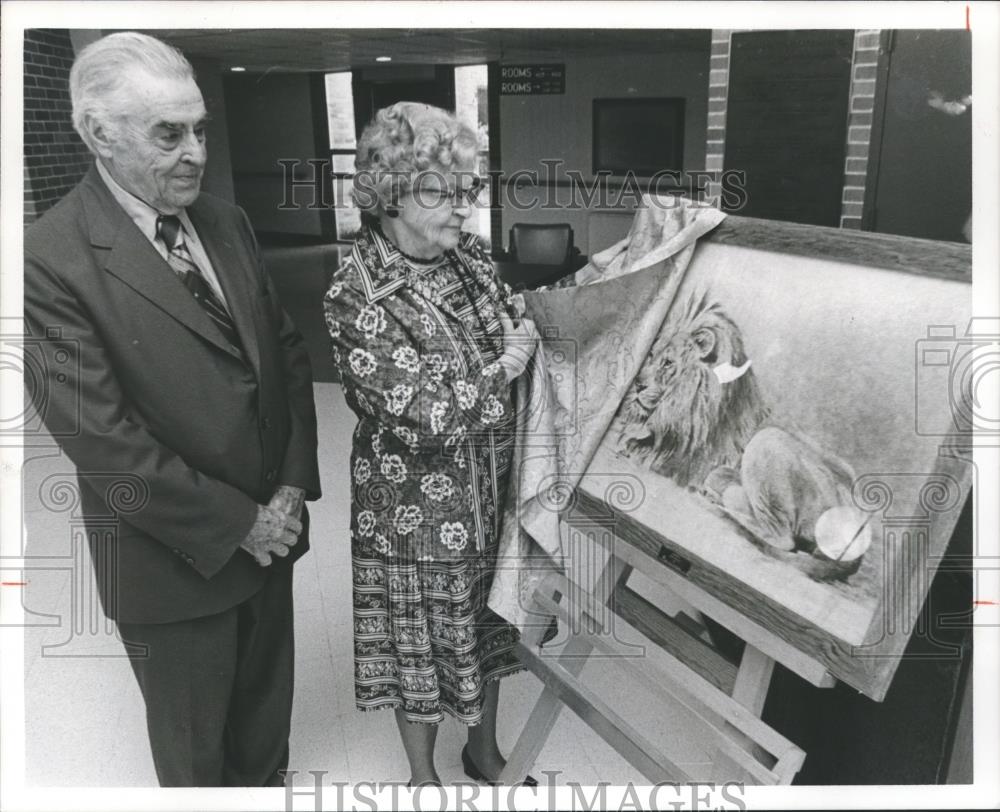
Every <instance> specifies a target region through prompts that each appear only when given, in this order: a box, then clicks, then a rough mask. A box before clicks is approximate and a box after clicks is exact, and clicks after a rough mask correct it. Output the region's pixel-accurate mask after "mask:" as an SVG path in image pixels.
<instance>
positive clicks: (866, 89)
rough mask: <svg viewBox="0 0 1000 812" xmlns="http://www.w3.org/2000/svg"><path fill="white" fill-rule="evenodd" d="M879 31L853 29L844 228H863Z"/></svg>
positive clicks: (841, 216) (843, 201)
mask: <svg viewBox="0 0 1000 812" xmlns="http://www.w3.org/2000/svg"><path fill="white" fill-rule="evenodd" d="M880 33H881V32H880V31H878V30H872V29H869V30H864V31H855V32H854V57H853V60H852V67H851V94H850V107H849V108H848V117H847V157H846V159H845V161H844V192H843V197H842V198H841V209H840V227H841V228H861V215H862V210H863V208H864V200H865V180H866V178H867V175H868V150H869V146H870V144H871V137H872V116H873V114H874V113H873V111H874V107H875V74H876V71H877V70H878V56H879V36H880Z"/></svg>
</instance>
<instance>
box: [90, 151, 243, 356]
mask: <svg viewBox="0 0 1000 812" xmlns="http://www.w3.org/2000/svg"><path fill="white" fill-rule="evenodd" d="M84 193H85V201H86V205H85V207H84V211H85V213H86V217H87V223H88V225H89V227H90V241H91V244H92V245H93V246H94V247H96V248H101V249H106V250H107V254H106V256H105V257H104V268H105V270H106V271H107V272H108V273H110V274H112V275H114V276H115V277H117V278H118V279H120V280H121V281H122V282H124V283H125V284H126V285H128V286H129V287H130V288H132V289H133V290H134V291H135V292H136V293H138V294H139V295H140V296H142V297H143V298H145V299H147V300H149V302H150V303H151V304H153V305H155V306H156V307H158V308H160V310H162V311H163V312H165V313H167V314H168V315H169V316H171V317H172V318H174V319H176V320H177V321H179V322H180V323H181V324H183V325H184V326H185V327H187V328H188V329H190V330H193V331H194V332H195V333H197V334H198V335H200V336H202V337H203V338H204V339H205V340H206V341H209V342H211V343H212V344H213V345H215V346H216V347H218V348H219V349H220V350H222V351H224V352H227V353H229V354H230V355H233V356H235V357H237V358H239V357H240V354H239V352H238V351H237V350H236V349H234V348H233V347H232V346H230V344H229V342H228V341H226V340H225V338H223V337H222V334H221V333H220V332H219V330H218V328H217V327H216V326H215V325H214V324H213V323H212V320H211V319H210V318H209V317H208V314H207V313H206V312H205V311H204V310H203V309H202V308H201V305H199V304H198V303H197V302H196V301H195V300H194V298H193V297H192V296H191V294H190V293H189V292H188V291H187V289H186V288H185V287H184V284H183V283H182V282H181V280H180V279H179V278H178V277H177V274H176V273H174V271H173V269H172V268H171V267H170V266H169V265H168V264H167V262H166V260H164V259H163V257H162V256H160V254H159V253H158V252H157V250H156V249H155V248H154V247H153V245H152V243H150V241H149V239H148V238H147V237H146V236H145V235H144V234H143V233H142V232H141V231H139V228H138V227H137V226H136V224H135V223H134V222H132V218H130V217H129V216H128V214H126V213H125V211H124V210H123V209H122V207H121V206H119V205H118V202H117V201H116V200H115V199H114V197H113V196H112V195H111V192H110V191H109V190H108V188H107V187H106V186H105V185H104V181H103V180H101V177H100V175H98V173H97V169H96V167H91V168H90V171H89V172H88V173H87V176H86V177H85V178H84ZM199 236H201V235H200V232H199ZM213 261H214V259H213ZM227 296H228V293H227ZM237 329H239V328H238V327H237ZM240 337H241V338H242V337H243V335H242V332H241V334H240Z"/></svg>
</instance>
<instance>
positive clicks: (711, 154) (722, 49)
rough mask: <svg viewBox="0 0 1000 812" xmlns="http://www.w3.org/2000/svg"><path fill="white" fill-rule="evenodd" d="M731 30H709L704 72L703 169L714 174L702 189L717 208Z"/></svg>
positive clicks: (720, 184) (718, 203)
mask: <svg viewBox="0 0 1000 812" xmlns="http://www.w3.org/2000/svg"><path fill="white" fill-rule="evenodd" d="M731 35H732V31H730V30H729V29H713V31H712V50H711V55H710V56H709V69H708V130H707V133H706V136H705V169H706V170H707V171H709V172H714V173H715V179H714V180H712V181H709V183H708V184H707V187H706V190H705V202H706V203H710V204H711V205H713V206H715V207H716V208H719V206H720V203H721V199H722V197H721V196H722V183H721V179H722V167H723V159H724V156H725V153H726V104H727V103H728V101H727V100H728V97H729V41H730V37H731Z"/></svg>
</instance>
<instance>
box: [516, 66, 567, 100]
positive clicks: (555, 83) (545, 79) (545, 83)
mask: <svg viewBox="0 0 1000 812" xmlns="http://www.w3.org/2000/svg"><path fill="white" fill-rule="evenodd" d="M565 92H566V66H565V65H551V64H550V65H501V67H500V95H501V96H540V95H544V94H549V93H565Z"/></svg>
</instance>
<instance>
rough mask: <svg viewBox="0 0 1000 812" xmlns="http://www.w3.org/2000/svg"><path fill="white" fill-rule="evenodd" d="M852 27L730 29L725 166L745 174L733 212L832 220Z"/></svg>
mask: <svg viewBox="0 0 1000 812" xmlns="http://www.w3.org/2000/svg"><path fill="white" fill-rule="evenodd" d="M853 46H854V32H853V31H850V30H843V31H840V30H818V31H750V32H744V33H739V34H733V37H732V47H731V51H730V69H729V99H728V103H727V111H726V153H725V154H726V158H725V168H726V169H727V170H740V171H743V172H745V173H746V191H747V200H746V204H745V205H744V206H742V207H741V208H740V209H739V212H738V213H739V214H741V215H745V216H747V217H763V218H767V219H772V220H788V221H791V222H795V223H808V224H810V225H818V226H834V227H836V226H839V225H840V210H841V194H842V190H843V185H844V153H845V149H846V146H845V145H846V143H847V111H848V95H849V92H850V85H851V53H852V49H853Z"/></svg>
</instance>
